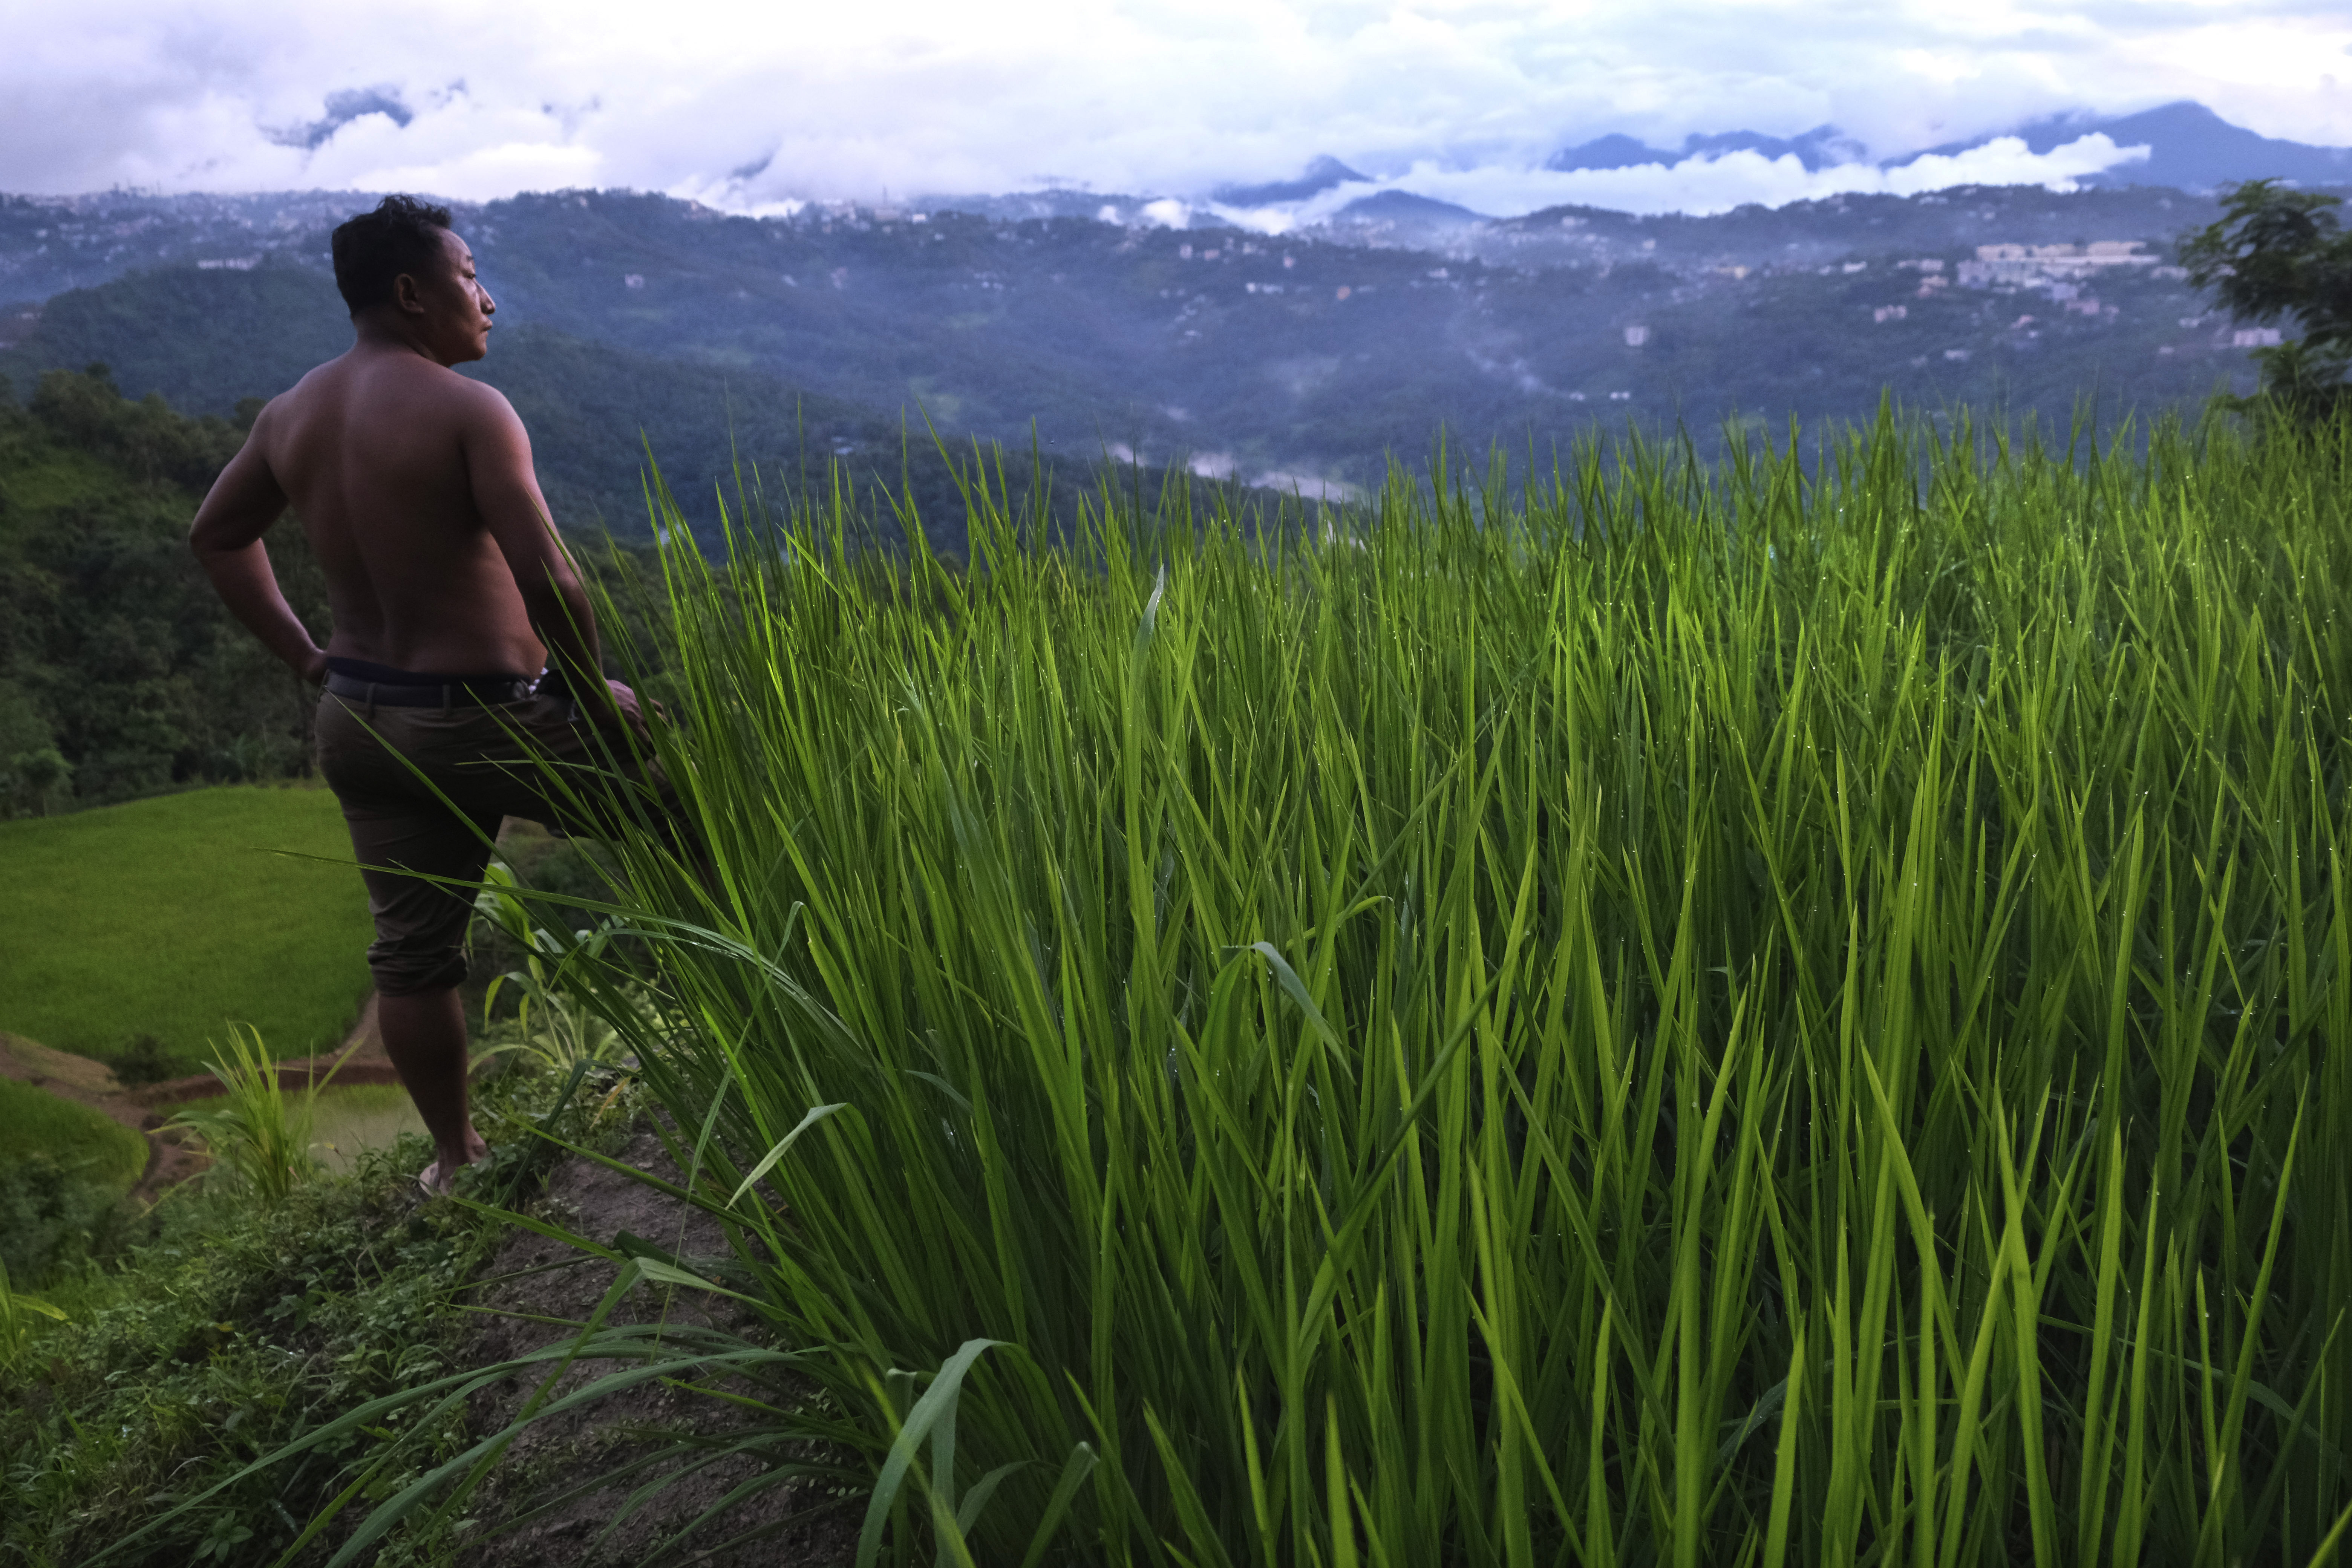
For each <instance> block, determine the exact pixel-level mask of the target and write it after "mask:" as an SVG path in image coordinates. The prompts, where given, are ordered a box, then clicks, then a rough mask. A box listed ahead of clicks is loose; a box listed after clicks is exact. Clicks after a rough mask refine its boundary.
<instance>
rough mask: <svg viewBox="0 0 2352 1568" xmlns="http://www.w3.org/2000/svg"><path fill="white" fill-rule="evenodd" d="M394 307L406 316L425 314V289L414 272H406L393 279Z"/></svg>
mask: <svg viewBox="0 0 2352 1568" xmlns="http://www.w3.org/2000/svg"><path fill="white" fill-rule="evenodd" d="M392 307H393V309H394V310H398V311H399V312H400V313H401V314H402V315H404V316H421V315H423V314H425V289H424V288H423V286H422V285H420V284H419V283H418V282H417V280H416V275H415V273H413V272H404V273H402V274H401V275H400V276H399V277H397V278H394V279H393V280H392Z"/></svg>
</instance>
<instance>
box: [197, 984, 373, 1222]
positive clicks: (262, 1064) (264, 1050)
mask: <svg viewBox="0 0 2352 1568" xmlns="http://www.w3.org/2000/svg"><path fill="white" fill-rule="evenodd" d="M339 1065H340V1064H339ZM206 1066H207V1067H209V1068H211V1071H212V1075H213V1076H214V1077H215V1078H216V1079H220V1083H221V1090H222V1092H221V1094H220V1096H219V1097H218V1098H217V1099H216V1100H198V1101H196V1102H195V1103H194V1104H193V1105H191V1106H189V1107H188V1108H187V1109H186V1110H182V1111H181V1112H179V1113H178V1114H177V1115H175V1116H173V1118H172V1120H171V1121H170V1122H168V1123H167V1124H166V1125H169V1126H174V1127H186V1128H189V1129H191V1130H192V1131H194V1132H195V1133H196V1135H197V1136H198V1137H200V1138H202V1139H203V1140H204V1141H205V1150H206V1152H209V1153H210V1154H211V1155H212V1157H213V1159H214V1161H215V1163H218V1164H219V1165H220V1166H222V1167H223V1168H224V1169H226V1171H227V1172H228V1173H229V1174H230V1175H231V1176H232V1177H234V1178H235V1179H236V1182H237V1184H239V1185H241V1186H243V1187H245V1188H246V1189H247V1190H248V1191H250V1192H252V1193H254V1194H256V1195H257V1196H258V1197H259V1198H260V1199H261V1201H262V1202H264V1203H277V1202H278V1201H279V1200H281V1199H283V1198H284V1197H285V1196H286V1194H288V1193H289V1192H292V1191H293V1190H294V1188H295V1187H296V1186H298V1185H299V1184H301V1183H302V1182H304V1181H306V1180H308V1179H309V1178H310V1176H311V1175H312V1174H313V1173H315V1172H316V1171H317V1170H318V1168H319V1161H318V1157H317V1156H316V1155H315V1154H313V1153H312V1152H311V1150H310V1144H311V1131H312V1127H313V1123H314V1122H315V1121H316V1115H317V1107H316V1101H317V1100H318V1095H319V1090H320V1089H322V1088H324V1087H325V1086H326V1084H327V1083H329V1082H331V1081H332V1079H333V1078H334V1076H335V1075H334V1072H333V1070H332V1069H330V1070H329V1071H328V1073H327V1076H326V1078H324V1079H318V1078H313V1079H311V1080H310V1082H309V1083H307V1084H305V1085H304V1086H303V1087H302V1088H300V1089H287V1088H286V1087H285V1085H284V1084H283V1083H282V1082H281V1081H280V1080H279V1078H278V1063H277V1061H276V1060H275V1059H274V1058H272V1057H271V1056H270V1054H269V1050H268V1047H266V1046H264V1045H263V1044H262V1039H261V1032H260V1031H259V1030H257V1029H255V1028H253V1027H252V1026H249V1025H245V1024H231V1025H230V1026H229V1030H228V1046H227V1048H226V1049H225V1050H222V1051H220V1053H219V1054H218V1055H216V1056H215V1058H213V1060H212V1061H210V1062H209V1063H207V1064H206Z"/></svg>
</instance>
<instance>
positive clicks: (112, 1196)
mask: <svg viewBox="0 0 2352 1568" xmlns="http://www.w3.org/2000/svg"><path fill="white" fill-rule="evenodd" d="M123 1223H124V1216H123V1215H122V1212H121V1201H120V1194H118V1192H117V1191H116V1189H114V1188H112V1187H110V1186H108V1185H107V1184H105V1183H103V1182H100V1181H99V1180H97V1179H96V1178H95V1177H94V1176H92V1175H91V1174H90V1173H89V1172H87V1171H85V1170H83V1169H81V1168H79V1166H76V1165H70V1164H65V1163H59V1162H58V1161H56V1160H53V1159H51V1158H50V1157H49V1156H48V1155H47V1154H31V1155H27V1156H26V1157H25V1158H24V1159H21V1160H7V1161H4V1162H0V1266H5V1268H6V1269H7V1274H8V1279H10V1280H12V1281H13V1282H14V1283H15V1284H16V1288H17V1289H40V1288H41V1287H42V1286H43V1285H44V1284H46V1283H47V1281H48V1280H50V1279H54V1278H55V1277H56V1276H57V1275H58V1273H59V1272H61V1271H62V1270H64V1269H66V1268H71V1267H72V1266H73V1265H75V1264H77V1263H79V1262H80V1261H82V1260H83V1259H85V1258H89V1257H91V1256H92V1255H93V1254H96V1253H100V1252H103V1251H104V1250H105V1248H106V1246H107V1243H108V1241H109V1240H110V1238H111V1237H114V1236H115V1235H116V1234H117V1233H119V1231H120V1230H121V1226H122V1225H123Z"/></svg>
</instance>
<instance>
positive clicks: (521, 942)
mask: <svg viewBox="0 0 2352 1568" xmlns="http://www.w3.org/2000/svg"><path fill="white" fill-rule="evenodd" d="M482 884H483V885H482V889H481V891H480V892H479V893H478V894H476V895H475V899H474V911H475V913H476V914H478V915H479V916H481V917H482V918H483V919H486V920H488V921H491V922H492V923H493V924H495V925H496V926H497V927H498V928H499V930H500V931H503V932H505V933H506V935H507V936H508V937H509V939H511V940H512V941H513V942H514V943H515V944H516V945H517V946H518V947H520V949H521V950H522V954H523V966H522V967H521V968H520V969H509V970H508V971H506V972H505V973H501V974H499V976H498V977H497V978H495V979H493V980H492V981H491V982H490V984H489V986H488V989H487V990H486V991H485V992H484V993H483V995H482V1029H481V1033H480V1037H479V1039H480V1041H481V1042H482V1044H481V1047H480V1048H479V1049H478V1052H477V1054H478V1055H479V1056H483V1057H494V1056H503V1055H507V1054H509V1053H517V1054H520V1055H523V1056H527V1057H530V1058H531V1059H533V1060H534V1061H536V1062H538V1063H539V1064H540V1065H541V1066H542V1067H544V1068H549V1069H551V1070H552V1071H554V1072H557V1073H560V1074H561V1073H569V1072H572V1070H573V1069H575V1068H579V1067H581V1066H583V1065H606V1064H611V1063H613V1062H614V1061H616V1060H617V1059H618V1058H620V1056H621V1055H622V1054H623V1053H624V1052H625V1050H626V1049H627V1044H626V1042H625V1040H624V1039H623V1038H622V1036H621V1033H620V1031H619V1030H617V1029H615V1028H614V1026H612V1025H611V1024H609V1023H607V1022H606V1021H605V1020H604V1018H603V1017H601V1016H598V1014H597V1013H596V1011H595V1009H594V1008H593V1007H592V1006H590V1005H588V1004H587V1003H586V1001H585V1000H584V999H583V998H582V997H580V996H579V995H577V994H574V993H573V991H572V989H571V988H570V987H569V986H567V985H566V984H564V966H565V965H566V964H567V963H574V962H587V963H593V962H594V961H595V960H596V959H597V958H598V957H600V956H601V955H602V953H603V952H604V933H603V931H601V930H598V931H590V930H585V929H583V930H577V931H573V932H572V937H573V941H572V943H570V944H569V945H567V944H566V943H564V942H562V941H561V940H560V939H559V938H558V937H557V936H556V935H555V933H554V932H553V931H549V930H547V929H546V928H544V927H542V926H540V925H539V924H537V923H536V922H534V921H532V920H531V918H530V910H528V909H527V908H526V907H525V905H524V902H523V900H522V898H521V896H520V894H519V892H518V889H519V888H520V883H518V882H517V880H516V879H515V875H514V872H513V870H512V869H511V868H509V867H507V866H506V865H504V864H503V863H501V862H499V861H495V860H494V861H492V862H491V863H490V864H489V865H488V867H486V868H484V869H483V876H482ZM509 986H511V987H513V988H514V990H515V992H516V994H518V996H519V997H520V1005H519V1006H518V1007H517V1008H516V1010H515V1014H514V1016H513V1017H511V1018H507V1019H495V1018H494V1017H493V1016H492V1009H494V1008H495V1007H496V1006H497V1005H498V1000H499V994H500V993H501V992H502V991H504V990H506V989H507V988H508V987H509ZM617 994H618V995H619V997H620V998H621V999H623V1000H625V1001H626V1002H627V1004H628V1005H629V1006H630V1007H631V1009H632V1011H633V1012H634V1013H635V1015H636V1017H637V1020H638V1025H639V1027H638V1031H637V1033H638V1035H639V1037H658V1036H659V1035H660V1034H661V1033H662V1032H663V1031H664V1028H665V1026H666V1022H665V1020H664V1018H663V1017H662V1016H661V1013H660V1010H659V1008H658V1007H657V1006H656V1004H655V1002H654V1000H653V998H652V997H651V996H650V995H649V994H647V993H646V989H645V988H644V987H643V986H642V985H625V986H624V987H622V988H621V990H620V991H619V992H618V993H617Z"/></svg>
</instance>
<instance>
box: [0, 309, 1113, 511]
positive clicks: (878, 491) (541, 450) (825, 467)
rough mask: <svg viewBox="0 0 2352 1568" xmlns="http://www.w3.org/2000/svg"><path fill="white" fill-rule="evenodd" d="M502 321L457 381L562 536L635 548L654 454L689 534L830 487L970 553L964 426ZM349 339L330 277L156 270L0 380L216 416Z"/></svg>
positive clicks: (1049, 482)
mask: <svg viewBox="0 0 2352 1568" xmlns="http://www.w3.org/2000/svg"><path fill="white" fill-rule="evenodd" d="M499 320H500V321H501V323H502V324H501V325H500V327H499V331H498V332H497V333H496V335H495V336H494V338H493V339H492V342H491V345H490V356H489V358H488V359H487V360H485V361H483V362H481V363H478V364H472V365H467V366H465V367H464V373H465V374H468V375H472V376H475V377H477V378H478V379H480V380H482V381H484V382H487V383H488V384H490V385H493V386H496V387H498V388H499V390H500V391H502V392H504V393H505V394H506V395H508V397H509V399H510V400H512V402H513V404H514V405H515V409H516V411H517V412H518V413H520V415H521V416H522V418H523V422H524V424H525V425H526V426H528V427H529V428H530V436H531V444H532V454H533V457H534V458H535V460H536V461H537V463H538V467H539V474H540V480H541V484H542V485H543V486H544V487H545V489H546V491H547V498H548V504H549V505H550V507H551V508H552V509H553V510H554V512H555V516H556V521H558V522H559V523H561V524H562V526H563V527H564V528H566V529H567V530H570V531H574V532H579V533H585V534H588V535H592V536H593V535H601V534H604V533H607V532H609V533H612V534H614V535H617V536H621V537H636V538H642V537H644V536H645V535H646V530H647V518H648V513H647V510H646V481H647V479H648V478H649V477H650V473H651V471H653V470H652V469H651V468H649V466H648V464H647V460H646V459H647V458H648V456H650V457H651V458H652V459H653V465H654V466H655V467H656V468H657V469H658V471H659V473H660V474H661V476H662V477H663V479H664V480H665V481H666V482H667V484H668V485H669V487H670V489H672V490H673V491H674V492H675V494H676V496H677V500H678V503H679V506H680V509H681V510H682V511H683V512H684V513H685V515H686V516H687V517H688V519H689V520H690V521H692V522H693V523H694V524H695V525H696V527H697V529H698V531H705V532H708V531H712V530H714V529H715V527H716V525H717V523H718V521H719V507H720V504H721V500H720V498H721V497H722V496H723V497H724V498H725V500H726V503H727V504H728V505H729V506H730V507H732V506H733V505H734V502H735V500H736V498H737V493H738V492H737V486H738V481H739V479H740V482H741V484H742V486H743V489H744V491H745V493H747V494H749V493H751V492H752V491H755V490H756V491H757V492H758V493H760V494H762V495H764V496H765V497H766V498H767V500H768V502H769V504H770V505H772V506H773V505H777V504H780V503H782V502H783V501H785V500H789V499H791V498H793V497H800V498H807V497H811V496H815V495H820V494H822V495H823V496H824V497H825V498H826V499H827V500H828V501H829V500H831V498H832V496H833V495H834V493H835V483H836V481H839V482H840V483H842V484H845V485H846V486H847V487H848V494H847V500H848V501H849V504H850V505H851V507H852V509H853V510H855V511H856V513H857V515H858V516H859V518H860V519H861V521H862V524H863V525H864V526H866V528H868V529H870V530H871V531H872V534H873V537H875V538H876V539H877V540H878V541H880V542H885V543H889V544H896V543H898V542H900V540H901V534H900V529H899V519H900V515H901V513H900V506H899V503H900V502H903V501H908V500H911V501H912V503H913V505H914V508H915V512H916V515H918V516H919V518H920V519H921V521H922V523H923V527H924V529H925V530H926V531H927V533H928V535H929V541H930V543H931V547H932V548H933V549H935V550H938V551H940V552H941V553H943V554H947V555H950V556H957V557H961V555H962V554H963V552H964V548H965V541H964V515H965V512H964V505H963V498H962V491H961V488H960V486H959V484H958V482H957V479H956V470H957V469H958V468H963V469H965V470H970V469H971V467H972V464H973V458H974V452H973V449H972V447H971V442H970V440H969V439H967V438H965V437H963V436H962V435H961V433H960V432H959V430H958V427H956V426H951V425H949V426H940V427H939V428H936V429H935V428H933V427H932V426H928V425H926V424H925V423H924V422H923V420H922V416H921V412H920V411H919V410H917V409H908V410H906V411H905V412H904V413H903V414H902V415H894V416H885V415H882V414H880V413H877V412H876V411H875V410H873V409H871V408H867V407H863V406H860V405H856V404H855V403H852V402H849V401H847V400H845V399H843V398H839V397H830V396H825V395H819V394H812V393H808V392H804V391H802V390H799V389H797V388H794V387H793V386H790V385H787V384H785V383H784V382H783V381H782V380H781V379H779V378H778V377H776V376H774V375H772V374H768V373H767V372H765V371H762V370H760V369H756V368H751V367H746V366H743V365H740V364H737V365H730V364H722V363H712V362H711V361H709V360H708V359H686V358H665V357H662V356H659V355H656V354H652V353H640V352H637V351H634V350H630V349H625V348H614V347H612V346H610V345H608V344H604V343H598V342H590V341H587V340H584V339H582V338H578V337H573V336H572V335H570V334H568V333H564V332H561V331H553V330H551V329H550V328H548V327H546V326H545V325H542V324H537V322H536V321H535V320H534V318H533V317H532V315H531V314H530V312H528V311H526V310H520V309H517V310H504V311H502V312H501V314H500V318H499ZM517 321H520V322H521V323H523V324H515V323H516V322H517ZM351 342H352V329H351V323H350V321H349V320H348V319H347V317H346V315H345V313H344V309H343V305H342V301H341V299H340V298H339V297H338V296H337V295H336V293H335V289H334V284H333V281H332V280H331V279H330V278H329V277H328V276H327V275H326V274H324V273H323V272H320V271H317V270H314V269H311V268H305V267H300V266H297V265H294V264H292V263H290V262H273V263H269V264H265V265H262V266H259V267H256V268H250V269H248V270H243V271H239V270H232V269H226V268H224V269H215V270H211V271H204V270H199V269H197V268H187V267H175V268H155V269H153V270H151V271H145V272H138V273H132V274H130V275H128V276H126V277H123V278H120V279H116V280H115V281H113V282H111V283H108V284H105V285H102V286H101V287H99V288H95V289H76V290H74V291H72V292H70V293H67V294H62V295H59V296H58V298H57V299H56V300H51V301H50V302H49V304H48V307H47V310H45V311H44V312H43V315H42V318H41V321H40V327H39V331H37V333H36V334H35V335H34V336H32V337H31V338H30V339H28V340H27V341H26V342H24V343H22V344H21V345H19V346H18V347H16V349H15V350H13V351H6V352H0V372H13V373H14V374H15V376H16V378H17V379H19V380H20V381H29V380H31V379H32V378H33V377H34V376H35V375H37V374H40V373H41V367H44V366H47V365H50V364H66V365H80V364H87V363H92V362H102V363H105V364H107V365H109V366H110V367H111V369H112V373H113V377H114V380H115V381H116V382H117V383H118V384H121V386H122V387H124V388H125V389H127V390H129V391H131V392H132V393H133V394H136V395H145V394H148V393H155V394H160V395H162V396H163V398H164V399H165V400H167V401H168V402H170V403H171V404H172V405H174V406H177V407H182V408H188V409H194V410H198V411H204V412H212V413H222V414H226V413H227V412H229V411H231V410H232V409H234V408H235V407H236V405H237V404H238V403H239V402H240V401H242V400H244V399H246V398H247V397H250V396H256V395H259V396H271V395H276V394H278V393H279V392H282V391H284V390H286V389H287V388H288V387H289V386H291V385H293V384H294V383H295V382H296V381H298V380H299V379H300V378H301V376H302V374H304V373H305V372H307V371H308V370H310V368H311V367H312V366H313V365H316V364H318V363H320V362H321V361H323V360H327V359H331V358H332V357H333V356H334V355H336V354H339V353H342V352H343V351H344V350H345V349H347V348H349V347H350V346H351ZM1016 434H1017V433H1016ZM989 461H990V465H991V467H992V469H993V468H995V467H996V465H998V464H1000V463H1001V464H1002V468H1003V479H1004V481H1005V483H1006V484H1007V485H1008V486H1009V487H1010V489H1011V490H1012V492H1013V495H1014V496H1015V497H1016V498H1018V499H1019V500H1021V501H1022V502H1023V503H1024V504H1026V503H1027V502H1028V501H1029V500H1031V499H1032V495H1033V491H1035V490H1036V489H1037V488H1038V484H1037V477H1036V474H1035V473H1034V472H1033V469H1034V454H1033V453H1032V452H1031V451H1030V450H1029V449H1028V448H1027V447H1026V445H1025V443H1022V442H1020V441H1018V440H1017V439H1016V440H1015V441H1014V442H1013V443H1012V444H1011V447H1010V449H1008V450H1006V451H1004V452H1003V453H995V452H992V453H991V454H990V458H989ZM1095 468H1096V465H1095V464H1093V463H1089V462H1087V461H1085V460H1083V458H1081V459H1079V460H1077V461H1076V462H1074V463H1073V462H1052V461H1049V462H1048V463H1047V464H1046V466H1045V469H1044V470H1043V473H1044V477H1045V486H1044V490H1045V500H1046V504H1047V505H1048V507H1049V508H1050V510H1054V511H1055V513H1057V514H1058V515H1060V516H1062V517H1064V518H1067V517H1068V516H1069V515H1070V514H1071V511H1072V510H1073V506H1074V503H1075V501H1076V498H1077V496H1078V495H1079V494H1080V493H1082V492H1083V491H1084V490H1085V489H1088V488H1089V487H1091V486H1092V485H1094V484H1095V483H1096V482H1097V474H1096V473H1095ZM1132 478H1133V476H1129V479H1128V482H1131V481H1132Z"/></svg>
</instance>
